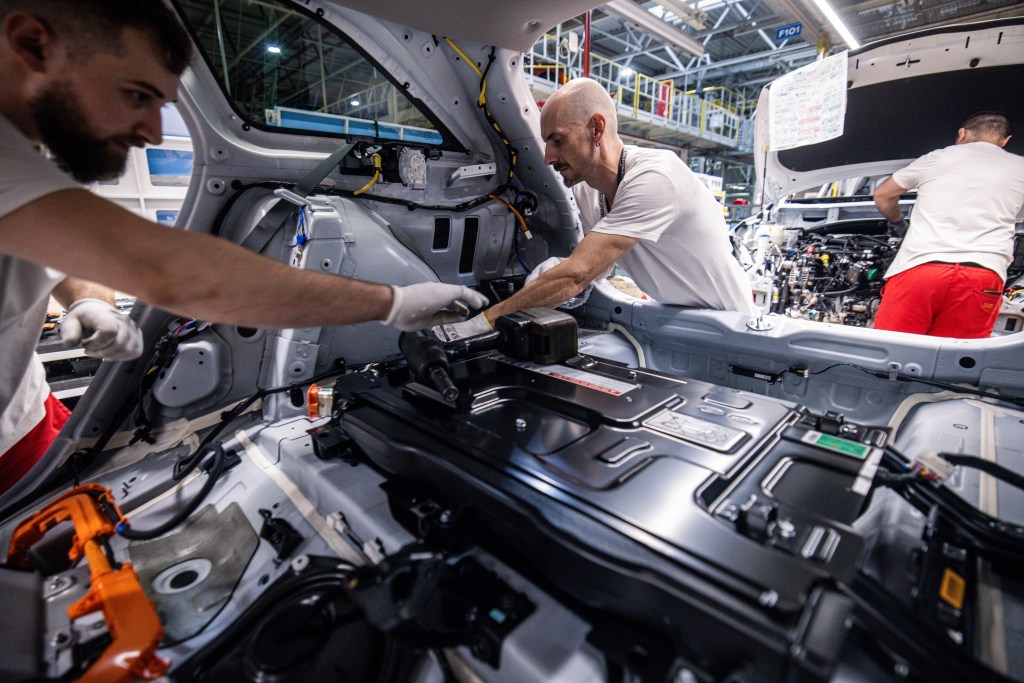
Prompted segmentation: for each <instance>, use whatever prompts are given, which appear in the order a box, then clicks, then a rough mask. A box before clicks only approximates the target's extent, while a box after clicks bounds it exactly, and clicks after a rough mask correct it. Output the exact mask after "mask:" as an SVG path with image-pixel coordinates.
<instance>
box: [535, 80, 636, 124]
mask: <svg viewBox="0 0 1024 683" xmlns="http://www.w3.org/2000/svg"><path fill="white" fill-rule="evenodd" d="M545 113H547V114H549V115H555V116H557V117H558V119H559V120H560V121H562V122H564V123H565V124H568V125H580V126H585V125H586V124H587V123H588V122H589V121H590V118H591V117H592V116H593V115H594V114H600V115H601V116H603V117H604V120H605V135H606V136H610V137H611V138H612V139H617V138H618V125H617V120H616V115H615V103H614V102H612V98H611V96H610V95H609V94H608V91H607V90H605V89H604V86H603V85H601V84H600V83H598V82H597V81H595V80H594V79H592V78H574V79H572V80H571V81H569V82H568V83H566V84H565V85H563V86H562V87H561V88H559V89H558V90H557V91H556V92H555V94H554V95H552V96H551V97H549V98H548V100H547V102H545V103H544V109H543V110H541V115H542V116H543V115H544V114H545Z"/></svg>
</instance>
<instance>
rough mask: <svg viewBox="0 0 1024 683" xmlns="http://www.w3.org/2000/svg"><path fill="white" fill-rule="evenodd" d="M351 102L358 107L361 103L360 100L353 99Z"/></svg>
mask: <svg viewBox="0 0 1024 683" xmlns="http://www.w3.org/2000/svg"><path fill="white" fill-rule="evenodd" d="M349 104H351V105H352V106H353V107H358V106H359V104H360V103H359V100H352V101H351V102H349Z"/></svg>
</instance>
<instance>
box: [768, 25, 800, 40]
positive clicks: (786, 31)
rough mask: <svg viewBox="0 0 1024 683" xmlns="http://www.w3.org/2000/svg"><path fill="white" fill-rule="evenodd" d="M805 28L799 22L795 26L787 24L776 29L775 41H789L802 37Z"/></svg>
mask: <svg viewBox="0 0 1024 683" xmlns="http://www.w3.org/2000/svg"><path fill="white" fill-rule="evenodd" d="M802 28H803V24H801V23H799V22H797V23H795V24H786V25H785V26H780V27H778V28H777V29H775V40H778V41H783V40H789V39H790V38H796V37H797V36H798V35H800V30H801V29H802Z"/></svg>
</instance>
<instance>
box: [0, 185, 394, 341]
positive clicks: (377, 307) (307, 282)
mask: <svg viewBox="0 0 1024 683" xmlns="http://www.w3.org/2000/svg"><path fill="white" fill-rule="evenodd" d="M72 212H73V213H74V216H75V219H76V220H75V221H70V220H66V219H64V220H53V219H52V217H53V216H67V215H68V214H69V213H72ZM0 236H2V237H3V245H4V249H5V251H6V252H7V253H10V254H11V255H13V256H17V257H20V258H25V259H28V260H31V261H34V262H36V263H43V264H47V265H50V266H52V267H54V268H56V269H58V270H61V271H63V272H65V273H68V274H69V275H72V276H74V277H76V278H79V279H80V280H88V281H92V282H99V283H103V284H104V285H106V286H108V287H110V288H112V289H114V290H117V291H121V292H125V293H127V294H130V295H132V296H136V297H138V298H139V299H140V300H142V301H144V302H146V303H150V304H153V305H154V306H157V307H159V308H163V309H165V310H168V311H170V312H172V313H175V314H178V315H183V316H188V317H192V318H199V319H202V320H209V321H213V322H221V323H228V324H234V325H245V326H247V327H266V328H287V327H314V326H323V325H342V324H346V323H354V322H362V321H366V320H383V319H384V318H386V317H387V315H388V313H389V311H390V310H391V304H392V303H393V299H394V293H393V291H392V289H391V287H388V286H386V285H379V284H375V283H370V282H362V281H359V280H350V279H347V278H342V277H338V276H334V275H328V274H325V273H318V272H313V271H305V270H300V269H297V268H291V267H289V266H287V265H285V264H283V263H281V262H279V261H275V260H272V259H268V258H265V257H262V256H259V255H257V254H254V253H252V252H250V251H247V250H245V249H243V248H242V247H239V246H238V245H236V244H233V243H231V242H228V241H226V240H222V239H218V238H216V237H211V236H209V235H205V234H201V233H194V232H184V231H179V230H173V229H170V228H166V227H163V226H159V225H156V224H155V223H152V222H150V221H147V220H145V219H142V218H140V217H138V216H135V215H134V214H131V213H130V212H128V211H125V210H123V209H120V208H119V207H116V206H114V205H112V204H110V203H109V202H107V201H105V200H103V199H101V198H99V197H96V196H95V195H92V194H90V193H88V192H86V191H84V190H65V191H61V192H56V193H53V194H52V195H47V196H46V197H43V198H41V199H39V200H37V201H35V202H32V203H30V204H28V205H26V206H24V207H22V208H21V209H18V210H17V211H15V212H13V213H11V214H8V215H7V216H5V217H4V218H2V219H0Z"/></svg>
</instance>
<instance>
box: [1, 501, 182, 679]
mask: <svg viewBox="0 0 1024 683" xmlns="http://www.w3.org/2000/svg"><path fill="white" fill-rule="evenodd" d="M112 518H113V519H112ZM115 519H116V520H117V523H120V522H123V521H124V517H123V516H122V515H121V511H120V510H118V509H117V505H116V504H115V503H114V497H113V495H112V494H111V493H110V491H109V490H107V489H106V488H104V487H102V486H100V485H98V484H86V485H84V486H79V487H78V488H75V489H73V490H71V491H69V492H68V493H66V494H64V495H63V496H61V497H60V498H58V499H57V500H55V501H54V502H52V503H50V504H49V505H47V506H46V507H45V508H44V509H43V510H41V511H40V512H37V513H36V514H34V515H32V516H31V517H29V518H28V519H25V520H23V521H22V522H21V524H19V525H18V528H17V529H16V530H15V531H14V535H13V536H12V537H11V544H10V547H9V548H8V551H7V561H8V562H9V563H10V564H11V565H14V566H20V567H27V566H28V551H29V550H30V549H31V548H32V546H33V545H35V544H36V543H38V542H39V540H40V539H42V538H43V536H45V535H46V534H47V533H48V532H49V531H50V530H51V529H53V528H55V527H56V526H57V525H59V524H61V523H62V522H68V521H70V522H71V523H72V524H73V525H74V527H75V537H74V540H73V541H72V544H71V550H70V551H69V552H68V557H69V558H70V559H71V561H72V562H75V561H77V560H78V559H80V558H82V557H85V559H86V561H87V562H88V563H89V574H90V578H91V585H90V587H89V592H88V593H86V595H85V596H84V597H83V598H82V599H81V600H79V601H78V602H76V603H75V604H73V605H71V606H69V607H68V617H69V618H70V619H72V620H74V619H77V618H79V617H81V616H83V615H86V614H89V613H91V612H95V611H97V610H100V609H102V610H103V618H104V620H105V621H106V624H107V630H108V631H109V632H110V636H111V639H112V640H111V643H110V645H108V646H107V649H106V650H104V651H103V653H102V654H101V655H100V656H99V658H98V659H97V660H96V661H95V662H94V663H93V664H92V666H90V667H89V669H88V670H87V671H86V672H85V674H83V675H82V676H81V677H80V678H79V679H78V680H79V681H82V682H83V683H108V682H117V683H121V682H122V681H123V682H124V683H128V682H129V681H131V680H133V679H143V680H154V679H156V678H159V677H160V676H162V675H163V674H164V673H165V672H166V671H167V668H168V666H170V661H168V660H166V659H163V658H161V657H158V656H157V654H156V650H157V647H158V646H159V644H160V640H161V639H162V638H163V635H164V629H163V625H162V624H161V623H160V618H159V617H158V616H157V613H156V608H155V607H153V603H152V602H151V601H150V599H149V598H148V597H147V596H146V594H145V592H143V590H142V585H141V584H140V583H139V577H138V576H137V575H136V574H135V570H134V569H132V566H131V564H128V563H125V564H124V565H122V566H121V568H120V569H116V570H115V569H114V568H113V567H112V566H111V564H110V560H109V559H108V558H107V554H106V552H105V551H104V547H103V544H102V539H104V538H107V537H109V536H112V535H114V533H115V532H116V529H115V522H114V521H113V520H115Z"/></svg>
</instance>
